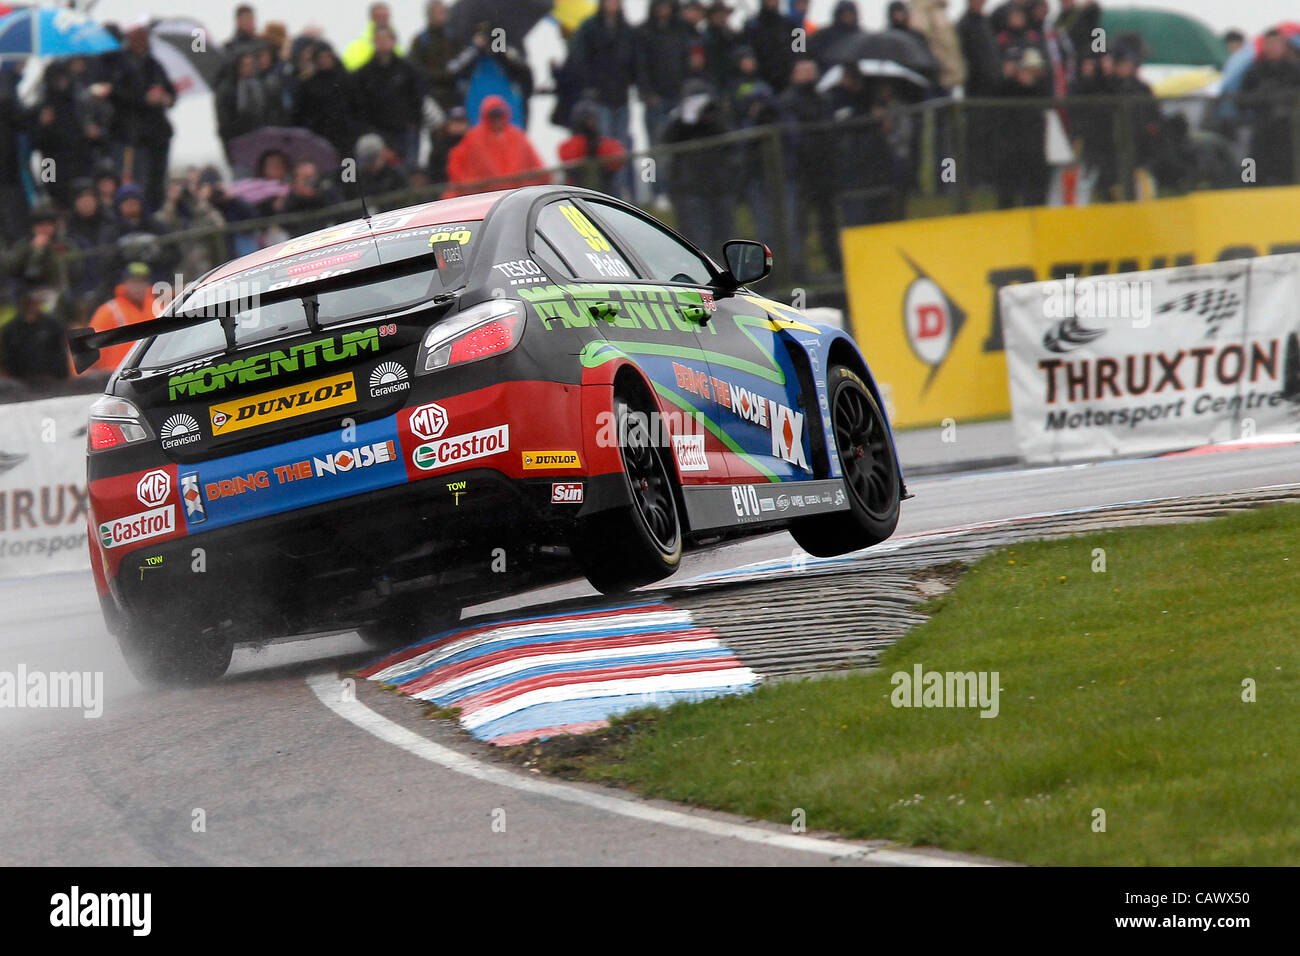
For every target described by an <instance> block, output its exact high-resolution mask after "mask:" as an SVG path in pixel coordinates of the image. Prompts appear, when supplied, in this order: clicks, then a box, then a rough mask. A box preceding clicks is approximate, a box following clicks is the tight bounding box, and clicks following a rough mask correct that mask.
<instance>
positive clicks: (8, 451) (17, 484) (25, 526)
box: [0, 395, 96, 577]
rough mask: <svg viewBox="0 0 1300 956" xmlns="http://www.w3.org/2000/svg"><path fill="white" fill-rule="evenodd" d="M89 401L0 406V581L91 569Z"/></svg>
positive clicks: (85, 398)
mask: <svg viewBox="0 0 1300 956" xmlns="http://www.w3.org/2000/svg"><path fill="white" fill-rule="evenodd" d="M95 398H96V396H94V395H73V396H69V397H66V398H51V399H46V400H44V401H39V402H21V403H18V404H14V405H0V577H25V576H29V575H35V574H49V573H51V572H56V571H80V570H85V569H87V568H89V567H90V555H89V552H88V551H87V547H86V416H87V413H88V412H89V410H90V405H91V403H92V402H94V400H95Z"/></svg>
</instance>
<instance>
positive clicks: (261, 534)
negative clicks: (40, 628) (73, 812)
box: [107, 469, 627, 639]
mask: <svg viewBox="0 0 1300 956" xmlns="http://www.w3.org/2000/svg"><path fill="white" fill-rule="evenodd" d="M557 485H561V486H567V487H568V489H570V492H569V493H567V494H558V495H557V490H556V486H557ZM574 487H579V488H580V489H581V491H580V492H579V493H578V495H579V496H580V498H581V500H575V498H576V497H577V496H575V495H574V494H573V493H572V491H571V489H573V488H574ZM626 494H627V493H626V483H625V482H624V481H623V478H622V476H621V475H604V476H599V477H597V478H577V479H569V478H565V479H561V478H556V477H553V476H550V477H544V478H535V479H524V480H521V479H517V478H511V477H508V476H506V475H503V474H501V473H500V472H497V471H494V470H491V469H469V470H466V471H461V472H453V473H448V474H445V475H440V476H439V479H438V481H436V482H431V481H424V482H417V483H413V484H403V485H399V486H396V487H392V488H385V489H380V490H377V491H372V492H368V493H365V494H359V495H354V496H351V497H349V498H346V499H343V500H336V501H330V502H325V503H322V504H318V505H314V506H310V507H306V508H301V509H298V510H295V511H291V512H284V513H281V514H277V515H272V516H268V517H264V518H261V519H258V520H256V521H251V522H244V523H239V524H234V525H231V526H228V527H222V528H217V529H214V530H212V531H210V532H206V533H204V534H201V535H191V536H187V537H181V538H176V539H173V540H169V541H163V542H161V543H158V544H151V543H150V542H144V543H143V544H142V545H141V546H139V547H136V548H133V549H131V550H130V551H129V552H128V553H127V554H125V555H123V556H121V557H120V560H119V561H118V563H117V567H116V571H115V573H114V574H112V575H109V576H108V577H107V583H108V587H109V590H110V592H111V600H112V602H113V604H114V605H115V606H116V609H117V612H118V614H119V615H123V616H125V617H127V618H131V619H146V620H157V619H160V618H161V619H164V620H173V621H174V620H178V619H183V620H185V621H186V622H187V626H193V627H198V628H207V627H214V626H219V625H222V624H228V625H233V626H234V627H235V628H236V630H237V631H238V632H240V633H253V634H254V638H250V639H256V638H258V637H261V636H276V635H277V634H278V633H291V632H295V631H302V630H305V629H309V628H313V627H325V626H353V625H356V624H358V623H360V622H363V621H365V620H369V619H371V618H373V616H374V615H375V613H376V612H377V611H378V610H379V609H381V608H382V607H383V605H384V604H385V603H387V602H389V601H391V600H392V599H393V598H394V597H400V596H402V595H404V594H406V593H414V592H434V593H433V594H431V595H430V599H431V600H436V601H437V602H438V603H442V604H450V605H456V606H464V605H465V604H468V603H473V602H475V601H478V600H483V599H486V598H489V597H492V596H496V595H498V594H501V593H504V592H506V591H510V590H515V589H517V588H518V586H519V585H520V583H521V578H522V579H525V580H530V579H532V578H534V577H538V576H540V577H552V578H553V577H555V576H557V575H558V576H563V574H564V573H568V572H570V571H571V568H570V566H569V563H568V561H567V547H568V545H569V542H570V540H571V536H572V532H573V529H574V527H575V526H576V523H577V521H578V519H579V518H580V517H581V516H583V515H585V514H587V513H590V512H593V511H598V510H603V509H604V508H608V507H614V506H618V505H620V504H623V503H625V502H626V500H627V497H626ZM557 498H559V499H560V500H556V499H557Z"/></svg>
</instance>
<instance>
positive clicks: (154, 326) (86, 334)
mask: <svg viewBox="0 0 1300 956" xmlns="http://www.w3.org/2000/svg"><path fill="white" fill-rule="evenodd" d="M429 268H434V269H438V270H439V271H442V272H444V273H446V275H444V276H443V285H444V287H447V286H450V285H453V284H455V283H456V282H457V281H458V280H459V279H460V278H461V277H462V276H463V274H464V269H465V262H464V250H463V249H462V248H461V246H460V244H459V243H457V242H439V243H435V244H434V246H433V248H432V250H431V251H429V252H426V253H424V254H423V255H419V256H409V257H407V258H405V259H399V260H398V261H396V262H385V263H381V264H380V265H377V266H372V267H370V268H368V269H361V270H359V271H357V272H348V273H344V274H342V275H336V276H330V277H329V278H326V279H321V280H320V281H319V282H304V283H300V284H298V285H292V286H288V287H286V288H283V289H276V290H275V291H274V292H267V293H265V294H258V293H253V294H252V295H242V296H233V297H231V298H226V299H220V300H214V299H212V297H211V296H209V297H208V298H207V299H206V300H203V301H200V302H199V303H198V306H197V308H195V307H194V306H193V305H191V303H192V302H193V301H194V300H195V298H196V297H197V298H199V299H203V294H204V289H197V290H195V291H194V292H193V293H191V294H190V295H189V296H188V297H186V298H185V299H184V300H183V301H182V306H183V307H184V310H183V311H181V312H179V313H177V314H174V315H167V314H163V315H161V316H159V317H158V318H156V319H150V320H149V321H147V322H136V323H135V324H134V325H123V326H119V327H118V328H114V329H105V330H104V331H102V332H96V331H95V330H94V329H69V330H68V349H69V351H71V352H72V364H73V366H74V367H75V368H76V370H77V374H81V373H83V372H85V371H86V370H87V369H89V368H90V367H92V366H93V365H94V364H95V363H96V362H97V361H99V353H100V350H101V349H106V348H110V347H112V346H114V345H126V344H127V343H129V342H138V341H139V340H140V339H150V338H153V337H154V336H156V335H166V334H167V333H168V332H177V331H180V330H181V329H188V328H192V327H194V326H196V325H202V324H203V323H204V322H212V321H219V322H220V323H221V327H222V329H223V330H224V331H225V333H226V348H227V350H228V351H232V352H233V351H234V350H235V347H236V342H235V317H236V316H237V315H239V314H240V313H241V312H246V311H248V310H249V309H251V308H258V307H261V306H267V305H275V304H276V303H277V302H287V301H289V300H290V299H304V298H307V297H309V296H316V295H320V294H321V293H323V292H336V291H338V290H339V289H346V288H349V287H350V286H354V285H359V284H363V283H370V282H375V281H382V280H383V279H388V278H395V277H397V276H401V275H406V274H408V273H411V272H419V271H421V270H423V269H429ZM453 295H454V293H452V292H450V291H449V292H445V293H442V294H440V295H436V296H434V297H433V299H432V300H431V301H434V302H442V301H446V300H447V299H449V298H451V297H452V296H453ZM307 321H308V324H309V325H311V326H312V331H313V332H318V331H320V330H319V329H318V328H316V327H315V320H314V318H313V317H311V316H310V314H309V316H308V320H307Z"/></svg>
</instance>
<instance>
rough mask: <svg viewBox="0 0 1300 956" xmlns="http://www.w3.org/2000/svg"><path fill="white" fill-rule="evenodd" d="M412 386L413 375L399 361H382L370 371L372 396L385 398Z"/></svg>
mask: <svg viewBox="0 0 1300 956" xmlns="http://www.w3.org/2000/svg"><path fill="white" fill-rule="evenodd" d="M410 387H411V375H410V373H409V372H407V371H406V366H405V365H402V364H401V363H399V362H381V363H379V364H378V365H376V366H375V369H374V371H373V372H371V373H370V397H371V398H383V397H384V396H385V395H394V394H396V393H397V392H404V391H406V390H407V389H408V388H410Z"/></svg>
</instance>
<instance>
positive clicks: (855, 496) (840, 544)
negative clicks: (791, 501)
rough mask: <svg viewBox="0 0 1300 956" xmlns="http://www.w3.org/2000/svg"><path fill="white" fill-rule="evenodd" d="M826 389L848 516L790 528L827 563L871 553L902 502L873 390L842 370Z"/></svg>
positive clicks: (889, 531) (822, 518)
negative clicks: (841, 556)
mask: <svg viewBox="0 0 1300 956" xmlns="http://www.w3.org/2000/svg"><path fill="white" fill-rule="evenodd" d="M827 384H828V385H829V390H830V405H831V425H832V427H833V428H834V430H835V446H836V449H837V450H838V452H839V457H840V470H841V471H842V472H843V474H844V484H845V487H846V488H847V489H848V492H849V509H850V510H849V514H848V515H847V516H846V515H845V514H844V513H843V512H836V513H835V514H829V515H817V516H814V517H810V518H803V519H800V520H799V521H796V522H795V523H794V524H793V525H791V526H790V534H791V535H793V536H794V539H795V541H797V542H798V543H799V547H801V548H803V549H804V550H805V551H807V552H808V553H809V554H812V555H816V556H817V557H823V558H825V557H832V556H834V555H837V554H847V553H848V552H850V551H859V550H861V549H862V548H869V547H871V546H872V545H874V544H879V543H880V542H881V541H884V540H885V539H886V538H888V537H889V536H890V535H891V534H893V533H894V529H895V528H896V527H897V526H898V512H899V505H900V499H901V494H900V490H901V483H900V479H899V476H898V454H897V452H896V451H895V449H894V439H893V437H892V436H891V435H890V433H889V424H888V423H887V422H886V420H885V415H884V412H882V411H881V410H880V406H879V405H878V404H877V403H876V400H875V398H873V397H872V395H871V391H870V389H868V388H867V385H866V383H865V382H863V381H862V379H861V378H860V377H859V376H858V375H857V374H856V373H855V372H854V371H853V370H852V369H849V368H846V367H845V366H843V365H834V366H832V367H831V370H830V374H829V375H828V376H827ZM846 517H847V518H848V519H849V520H845V519H846Z"/></svg>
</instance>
